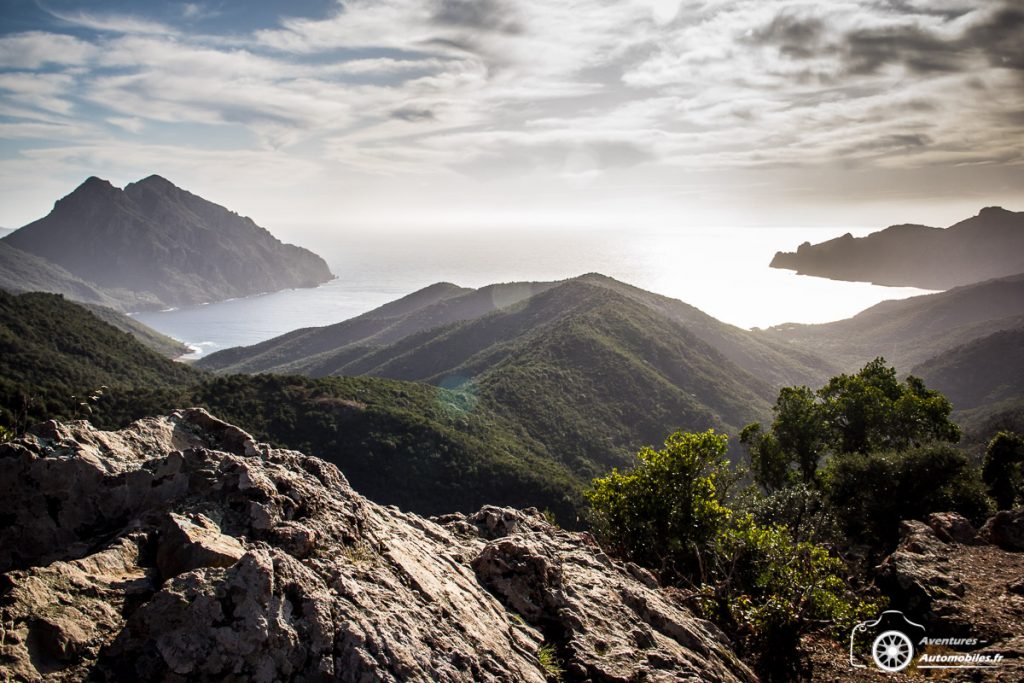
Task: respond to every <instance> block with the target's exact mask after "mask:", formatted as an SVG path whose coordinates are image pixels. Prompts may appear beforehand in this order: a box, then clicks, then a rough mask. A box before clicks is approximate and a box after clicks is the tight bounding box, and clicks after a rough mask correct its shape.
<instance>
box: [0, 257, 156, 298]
mask: <svg viewBox="0 0 1024 683" xmlns="http://www.w3.org/2000/svg"><path fill="white" fill-rule="evenodd" d="M0 289H2V290H4V291H7V292H10V293H12V294H21V293H23V292H49V293H51V294H60V295H62V296H64V297H66V298H68V299H72V300H74V301H80V302H82V303H87V304H96V305H99V306H107V307H110V308H116V309H119V310H132V309H140V308H145V307H152V306H156V305H159V301H158V300H157V299H156V298H155V297H153V296H148V297H147V296H145V295H140V294H137V293H134V292H129V291H126V290H123V289H122V290H109V289H105V288H103V287H100V286H98V285H95V284H93V283H91V282H86V281H85V280H83V279H82V278H80V277H77V276H75V275H72V274H71V273H69V272H68V271H66V270H65V269H64V268H61V267H60V266H58V265H57V264H55V263H51V262H50V261H47V260H46V259H44V258H41V257H39V256H35V255H34V254H30V253H28V252H27V251H22V250H21V249H17V248H15V247H13V246H11V245H10V244H8V243H7V242H6V241H5V240H0Z"/></svg>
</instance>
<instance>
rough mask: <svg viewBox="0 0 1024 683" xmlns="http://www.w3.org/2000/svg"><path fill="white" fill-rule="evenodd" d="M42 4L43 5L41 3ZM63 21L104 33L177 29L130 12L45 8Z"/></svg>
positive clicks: (158, 32) (169, 32) (172, 31)
mask: <svg viewBox="0 0 1024 683" xmlns="http://www.w3.org/2000/svg"><path fill="white" fill-rule="evenodd" d="M40 6H42V5H40ZM44 10H45V11H46V12H48V13H49V14H51V15H53V16H54V17H55V18H57V19H60V20H61V21H63V22H65V23H68V24H72V25H74V26H78V27H81V28H87V29H92V30H93V31H100V32H103V33H121V34H132V35H173V34H175V33H177V30H175V29H174V28H172V27H170V26H168V25H167V24H163V23H160V22H158V21H152V20H150V19H145V18H142V17H138V16H133V15H130V14H97V13H94V12H86V11H79V12H59V11H55V10H52V9H49V8H44Z"/></svg>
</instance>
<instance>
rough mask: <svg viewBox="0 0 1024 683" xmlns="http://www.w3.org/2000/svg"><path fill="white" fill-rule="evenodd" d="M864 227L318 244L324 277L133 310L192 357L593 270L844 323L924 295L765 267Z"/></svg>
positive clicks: (727, 310) (785, 315)
mask: <svg viewBox="0 0 1024 683" xmlns="http://www.w3.org/2000/svg"><path fill="white" fill-rule="evenodd" d="M874 230H875V229H874V228H850V229H839V230H837V229H835V228H828V229H825V228H763V227H762V228H729V229H723V228H715V229H710V228H709V229H704V230H701V229H697V230H689V231H685V232H679V233H675V234H667V233H659V232H651V233H630V232H626V231H598V232H596V233H595V232H590V233H584V232H582V231H573V230H564V229H563V230H550V231H515V232H513V231H511V230H508V231H494V230H491V231H486V232H476V233H470V232H456V231H452V232H448V233H440V234H439V233H437V232H433V233H430V234H426V233H388V232H381V233H377V234H374V235H369V236H367V235H366V234H365V233H364V234H361V235H359V236H358V237H356V236H354V235H349V234H342V235H340V236H338V237H336V238H333V239H325V238H322V237H321V238H320V239H319V240H316V242H318V243H317V244H313V245H303V246H310V247H311V248H314V249H315V250H316V251H317V252H318V253H319V254H320V255H321V256H322V257H323V258H324V259H325V260H326V261H327V263H328V264H329V265H330V267H331V270H332V272H333V273H334V274H335V275H336V276H337V277H336V279H334V280H332V281H331V282H328V283H326V284H323V285H321V286H319V287H316V288H309V289H291V290H284V291H280V292H274V293H269V294H261V295H256V296H250V297H245V298H238V299H231V300H226V301H218V302H211V303H208V304H201V305H198V306H191V307H183V308H177V309H170V310H164V311H147V312H141V313H134V314H133V317H135V318H136V319H137V320H139V321H140V322H142V323H144V324H146V325H149V326H150V327H153V328H154V329H156V330H158V331H160V332H162V333H164V334H166V335H168V336H171V337H173V338H175V339H178V340H180V341H182V342H184V343H186V344H188V345H189V346H191V347H193V348H194V349H195V350H196V351H195V353H194V354H192V356H193V357H198V356H200V355H206V354H209V353H212V352H214V351H219V350H222V349H225V348H230V347H232V346H248V345H252V344H256V343H259V342H261V341H265V340H267V339H271V338H273V337H276V336H278V335H281V334H284V333H286V332H290V331H292V330H295V329H300V328H305V327H318V326H324V325H331V324H334V323H338V322H341V321H343V320H347V319H349V318H352V317H355V316H357V315H360V314H362V313H365V312H366V311H369V310H372V309H374V308H376V307H378V306H381V305H382V304H385V303H387V302H389V301H393V300H395V299H398V298H401V297H403V296H405V295H407V294H411V293H412V292H415V291H417V290H419V289H422V288H423V287H427V286H429V285H431V284H434V283H437V282H451V283H454V284H456V285H459V286H462V287H474V288H475V287H481V286H485V285H488V284H494V283H497V282H513V281H550V280H564V279H567V278H572V277H576V276H578V275H583V274H585V273H592V272H596V273H601V274H603V275H607V276H609V277H613V278H615V279H617V280H621V281H622V282H626V283H628V284H631V285H634V286H637V287H640V288H641V289H645V290H648V291H652V292H656V293H658V294H663V295H665V296H669V297H672V298H675V299H679V300H681V301H684V302H686V303H688V304H690V305H692V306H696V307H697V308H699V309H701V310H702V311H704V312H705V313H707V314H709V315H712V316H714V317H715V318H718V319H719V320H722V321H723V322H726V323H730V324H732V325H736V326H738V327H741V328H745V329H752V328H756V327H760V328H765V327H770V326H773V325H779V324H784V323H824V322H831V321H833V320H840V319H843V318H848V317H850V316H852V315H855V314H856V313H858V312H860V311H862V310H864V309H865V308H868V307H870V306H872V305H874V304H877V303H879V302H881V301H884V300H887V299H900V298H906V297H909V296H915V295H919V294H927V293H929V292H928V291H927V290H922V289H916V288H912V287H884V286H878V285H873V284H869V283H863V282H841V281H834V280H828V279H825V278H818V277H810V276H804V275H797V274H796V273H794V272H792V271H787V270H779V269H774V268H769V266H768V264H769V263H770V262H771V259H772V257H773V256H774V254H775V252H776V251H791V250H794V249H796V247H797V246H798V245H799V244H800V243H802V242H804V241H810V242H821V241H824V240H828V239H831V238H833V237H838V236H839V235H840V234H842V233H843V232H850V233H852V234H853V235H854V236H862V235H866V234H868V233H870V232H873V231H874Z"/></svg>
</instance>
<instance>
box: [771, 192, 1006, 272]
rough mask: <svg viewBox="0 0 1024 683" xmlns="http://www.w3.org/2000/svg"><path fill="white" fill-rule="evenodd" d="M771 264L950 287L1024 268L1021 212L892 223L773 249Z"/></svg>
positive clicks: (989, 211) (988, 210)
mask: <svg viewBox="0 0 1024 683" xmlns="http://www.w3.org/2000/svg"><path fill="white" fill-rule="evenodd" d="M771 267H772V268H783V269H788V270H795V271H796V272H797V273H799V274H801V275H815V276H819V277H826V278H830V279H833V280H850V281H856V282H872V283H874V284H878V285H891V286H900V287H920V288H923V289H950V288H952V287H958V286H962V285H967V284H971V283H975V282H981V281H983V280H989V279H992V278H997V277H1004V276H1008V275H1013V274H1016V273H1021V272H1024V213H1022V212H1013V211H1007V210H1005V209H1003V208H1000V207H988V208H985V209H982V210H981V211H980V212H979V213H978V215H977V216H974V217H972V218H968V219H966V220H963V221H960V222H959V223H956V224H955V225H952V226H950V227H949V228H946V229H941V228H931V227H927V226H923V225H894V226H891V227H889V228H886V229H885V230H881V231H879V232H874V233H871V234H870V235H868V236H867V237H859V238H854V237H853V236H852V235H851V234H850V233H847V234H845V235H843V236H842V237H838V238H836V239H833V240H829V241H827V242H822V243H820V244H815V245H812V244H810V243H809V242H805V243H804V244H802V245H800V247H799V248H798V249H797V251H796V252H795V253H794V252H781V251H780V252H777V253H776V254H775V257H774V258H773V259H772V262H771Z"/></svg>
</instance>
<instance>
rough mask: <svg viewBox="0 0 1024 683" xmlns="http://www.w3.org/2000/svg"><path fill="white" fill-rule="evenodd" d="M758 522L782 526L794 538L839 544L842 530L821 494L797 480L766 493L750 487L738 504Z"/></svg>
mask: <svg viewBox="0 0 1024 683" xmlns="http://www.w3.org/2000/svg"><path fill="white" fill-rule="evenodd" d="M738 507H739V508H740V509H741V510H742V511H743V512H747V513H749V514H750V515H751V516H752V517H753V518H754V521H755V522H757V523H758V524H760V525H762V526H771V525H777V526H784V527H786V529H788V530H789V533H790V534H791V535H792V536H793V538H794V539H795V540H797V541H810V542H812V543H827V544H841V542H842V534H841V531H840V529H839V523H838V521H837V520H836V517H835V514H834V513H833V512H832V508H831V507H830V506H829V503H828V501H827V500H826V499H825V495H824V494H823V493H822V492H821V491H820V490H819V489H816V488H813V487H811V486H808V485H806V484H802V483H797V484H794V485H792V486H787V487H785V488H781V489H778V490H776V491H773V492H772V493H769V494H768V495H761V494H759V493H758V492H757V491H756V490H754V491H750V492H749V493H748V495H747V496H746V497H745V499H744V500H743V501H742V503H741V504H740V505H739V506H738Z"/></svg>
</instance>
